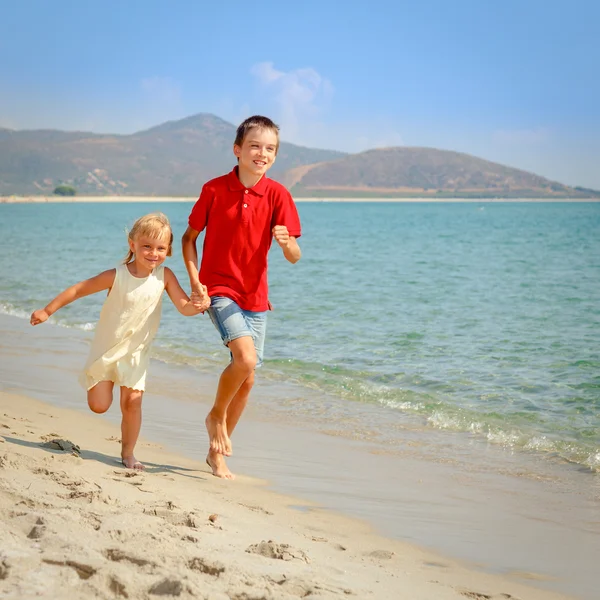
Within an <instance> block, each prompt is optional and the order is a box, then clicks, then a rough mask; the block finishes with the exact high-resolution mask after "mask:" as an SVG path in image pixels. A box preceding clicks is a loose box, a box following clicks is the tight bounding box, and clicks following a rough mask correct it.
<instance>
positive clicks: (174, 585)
mask: <svg viewBox="0 0 600 600" xmlns="http://www.w3.org/2000/svg"><path fill="white" fill-rule="evenodd" d="M182 591H183V584H182V583H181V581H179V580H178V579H163V580H161V581H159V582H158V583H155V584H154V585H153V586H152V587H151V588H150V589H149V590H148V593H149V594H153V595H154V596H179V595H180V594H181V592H182Z"/></svg>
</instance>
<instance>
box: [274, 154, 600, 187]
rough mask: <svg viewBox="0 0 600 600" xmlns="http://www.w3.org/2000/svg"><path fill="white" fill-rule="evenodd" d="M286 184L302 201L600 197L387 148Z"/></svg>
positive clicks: (493, 166)
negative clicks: (310, 198)
mask: <svg viewBox="0 0 600 600" xmlns="http://www.w3.org/2000/svg"><path fill="white" fill-rule="evenodd" d="M282 180H283V183H285V184H286V185H287V186H288V187H290V188H291V190H292V192H293V193H294V195H296V196H298V197H301V196H330V197H344V196H375V197H376V196H405V197H406V196H412V197H415V196H417V197H429V196H431V197H455V198H458V197H460V198H465V197H500V198H552V197H555V198H583V197H586V198H589V197H599V198H600V192H598V191H595V190H589V189H585V188H580V187H577V188H573V187H569V186H566V185H563V184H561V183H557V182H555V181H550V180H548V179H545V178H544V177H540V176H538V175H534V174H532V173H528V172H526V171H521V170H519V169H514V168H512V167H506V166H504V165H500V164H498V163H494V162H490V161H487V160H483V159H481V158H477V157H475V156H470V155H468V154H463V153H460V152H451V151H448V150H437V149H435V148H409V147H400V148H382V149H377V150H368V151H366V152H361V153H360V154H352V155H348V156H345V157H342V158H339V159H337V160H332V161H328V162H323V163H319V164H312V165H304V166H300V167H296V168H295V169H291V170H290V171H288V172H287V173H285V176H284V177H283V179H282Z"/></svg>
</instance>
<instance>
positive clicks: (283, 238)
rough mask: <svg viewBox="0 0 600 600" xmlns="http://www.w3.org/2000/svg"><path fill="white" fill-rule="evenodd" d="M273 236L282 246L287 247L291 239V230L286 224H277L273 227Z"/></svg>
mask: <svg viewBox="0 0 600 600" xmlns="http://www.w3.org/2000/svg"><path fill="white" fill-rule="evenodd" d="M272 233H273V237H274V238H275V241H276V242H277V243H278V244H279V245H280V246H281V247H282V248H285V247H286V246H287V245H288V242H289V241H290V232H289V231H288V228H287V227H286V226H285V225H275V227H273V229H272Z"/></svg>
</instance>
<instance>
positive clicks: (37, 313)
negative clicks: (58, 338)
mask: <svg viewBox="0 0 600 600" xmlns="http://www.w3.org/2000/svg"><path fill="white" fill-rule="evenodd" d="M49 316H50V315H49V314H48V313H47V312H46V309H45V308H40V309H39V310H34V311H33V312H32V313H31V318H30V319H29V322H30V323H31V324H32V325H39V324H40V323H43V322H44V321H47V320H48V317H49Z"/></svg>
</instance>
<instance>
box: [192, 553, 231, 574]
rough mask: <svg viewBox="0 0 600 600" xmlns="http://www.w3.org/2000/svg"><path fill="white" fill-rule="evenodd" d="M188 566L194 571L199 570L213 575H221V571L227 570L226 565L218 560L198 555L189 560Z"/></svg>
mask: <svg viewBox="0 0 600 600" xmlns="http://www.w3.org/2000/svg"><path fill="white" fill-rule="evenodd" d="M188 567H189V568H190V569H192V571H199V572H200V573H205V574H206V575H212V576H213V577H219V575H221V573H224V572H225V566H224V565H223V564H221V563H220V562H218V561H213V560H208V559H206V558H202V557H200V556H197V557H195V558H192V559H191V560H190V561H188Z"/></svg>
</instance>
